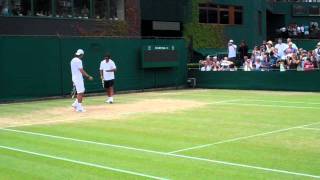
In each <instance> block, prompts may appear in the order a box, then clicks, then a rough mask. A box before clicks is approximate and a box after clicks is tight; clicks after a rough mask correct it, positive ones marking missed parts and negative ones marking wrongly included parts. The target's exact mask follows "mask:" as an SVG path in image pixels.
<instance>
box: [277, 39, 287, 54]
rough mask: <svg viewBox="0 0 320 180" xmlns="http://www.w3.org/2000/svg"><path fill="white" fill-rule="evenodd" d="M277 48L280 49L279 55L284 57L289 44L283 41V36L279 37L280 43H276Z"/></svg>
mask: <svg viewBox="0 0 320 180" xmlns="http://www.w3.org/2000/svg"><path fill="white" fill-rule="evenodd" d="M275 48H277V49H278V55H279V56H280V57H282V56H284V55H285V53H284V51H285V50H286V49H287V48H288V46H287V44H285V43H283V42H282V39H281V38H279V39H278V44H276V45H275Z"/></svg>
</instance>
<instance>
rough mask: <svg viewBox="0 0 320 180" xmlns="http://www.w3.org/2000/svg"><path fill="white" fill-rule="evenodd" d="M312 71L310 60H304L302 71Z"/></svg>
mask: <svg viewBox="0 0 320 180" xmlns="http://www.w3.org/2000/svg"><path fill="white" fill-rule="evenodd" d="M312 70H314V65H313V63H312V62H311V60H310V58H306V61H305V62H304V71H312Z"/></svg>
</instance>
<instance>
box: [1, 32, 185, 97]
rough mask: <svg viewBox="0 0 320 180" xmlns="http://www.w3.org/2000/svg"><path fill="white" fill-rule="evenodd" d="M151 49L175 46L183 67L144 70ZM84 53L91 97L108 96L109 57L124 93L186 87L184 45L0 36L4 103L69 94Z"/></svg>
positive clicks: (163, 41)
mask: <svg viewBox="0 0 320 180" xmlns="http://www.w3.org/2000/svg"><path fill="white" fill-rule="evenodd" d="M146 45H172V46H175V47H176V50H177V52H178V53H179V65H178V66H177V67H174V68H154V69H143V68H142V65H141V48H142V47H143V46H146ZM78 48H82V49H84V51H85V57H84V60H83V64H84V68H85V69H86V70H87V72H89V73H90V74H91V75H93V76H94V78H95V80H94V81H90V82H89V81H86V82H85V86H86V89H87V91H88V92H99V91H102V90H103V89H102V88H101V82H100V79H99V65H100V61H101V60H102V59H103V56H104V54H105V53H106V52H110V53H111V54H112V59H113V60H114V61H115V63H116V65H117V68H118V71H117V72H116V90H118V91H119V90H120V91H123V90H140V89H146V88H159V87H172V86H178V85H184V84H185V82H186V78H187V68H186V66H187V57H186V56H187V52H186V51H187V50H186V45H185V41H184V40H183V39H131V38H100V37H99V38H94V37H85V38H84V37H33V36H0V84H1V88H0V101H8V100H17V99H29V98H41V97H48V96H62V95H66V94H69V93H70V90H71V87H72V82H71V74H70V60H71V59H72V57H73V54H74V52H75V51H76V50H77V49H78Z"/></svg>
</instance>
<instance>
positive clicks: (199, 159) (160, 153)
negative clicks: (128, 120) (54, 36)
mask: <svg viewBox="0 0 320 180" xmlns="http://www.w3.org/2000/svg"><path fill="white" fill-rule="evenodd" d="M318 123H320V122H318ZM313 124H316V123H313ZM313 124H308V125H304V126H309V125H313ZM0 130H3V131H11V132H16V133H23V134H30V135H36V136H44V137H50V138H56V139H64V140H70V141H75V142H82V143H87V144H95V145H101V146H105V147H114V148H120V149H128V150H134V151H140V152H147V153H152V154H158V155H163V156H169V157H176V158H183V159H191V160H197V161H203V162H209V163H215V164H223V165H226V166H235V167H242V168H248V169H256V170H262V171H267V172H277V173H282V174H289V175H296V176H303V177H312V178H319V179H320V176H319V175H312V174H306V173H299V172H291V171H286V170H279V169H272V168H265V167H259V166H251V165H246V164H240V163H232V162H227V161H219V160H212V159H206V158H198V157H193V156H186V155H179V154H172V153H166V152H160V151H153V150H147V149H141V148H134V147H128V146H122V145H115V144H108V143H101V142H95V141H88V140H81V139H75V138H69V137H62V136H54V135H49V134H43V133H35V132H29V131H22V130H15V129H7V128H0Z"/></svg>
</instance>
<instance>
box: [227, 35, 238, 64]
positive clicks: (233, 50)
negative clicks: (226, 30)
mask: <svg viewBox="0 0 320 180" xmlns="http://www.w3.org/2000/svg"><path fill="white" fill-rule="evenodd" d="M236 57H237V45H235V44H234V42H233V40H232V39H231V40H230V41H229V43H228V59H229V61H231V62H233V63H235V61H236Z"/></svg>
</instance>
